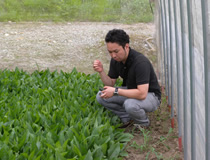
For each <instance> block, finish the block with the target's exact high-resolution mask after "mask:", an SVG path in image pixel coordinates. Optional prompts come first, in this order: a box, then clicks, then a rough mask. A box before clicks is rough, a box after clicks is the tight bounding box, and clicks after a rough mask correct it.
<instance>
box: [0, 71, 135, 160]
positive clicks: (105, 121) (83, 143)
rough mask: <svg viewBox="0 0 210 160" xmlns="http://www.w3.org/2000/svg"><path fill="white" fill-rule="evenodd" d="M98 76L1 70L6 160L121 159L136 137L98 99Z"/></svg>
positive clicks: (0, 145)
mask: <svg viewBox="0 0 210 160" xmlns="http://www.w3.org/2000/svg"><path fill="white" fill-rule="evenodd" d="M99 87H102V82H101V80H100V78H99V76H98V75H97V74H92V75H89V74H88V75H86V74H84V73H80V72H77V70H76V69H73V70H72V72H70V73H66V72H62V71H60V72H57V71H54V72H50V71H49V70H44V71H34V72H33V73H27V72H25V71H23V70H19V69H18V68H16V69H15V70H14V71H10V70H0V157H1V160H40V159H41V160H42V159H49V160H54V159H55V160H66V159H68V160H77V159H78V160H93V159H94V160H97V159H98V160H101V159H109V160H111V159H114V160H115V159H121V157H122V156H126V152H125V151H124V149H125V146H126V144H127V142H128V141H130V140H131V138H132V135H131V134H129V133H124V132H123V130H120V129H117V126H118V125H119V123H120V121H119V119H118V118H117V117H116V116H114V115H113V114H111V113H110V112H109V111H107V110H104V108H103V107H102V106H100V105H99V104H98V103H97V101H96V100H95V95H96V93H97V91H98V88H99Z"/></svg>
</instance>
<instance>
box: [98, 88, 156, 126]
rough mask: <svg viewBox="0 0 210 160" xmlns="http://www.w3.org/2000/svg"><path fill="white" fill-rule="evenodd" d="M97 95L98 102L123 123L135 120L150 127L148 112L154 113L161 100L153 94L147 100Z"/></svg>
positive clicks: (149, 93) (149, 94) (148, 95)
mask: <svg viewBox="0 0 210 160" xmlns="http://www.w3.org/2000/svg"><path fill="white" fill-rule="evenodd" d="M100 92H101V91H99V92H98V94H97V95H96V99H97V101H98V102H99V103H100V104H101V105H103V106H104V107H105V108H107V109H108V110H110V111H112V112H113V113H114V114H116V115H117V116H118V117H119V118H120V119H121V121H122V122H123V123H125V122H128V121H129V120H131V119H132V120H134V122H135V123H138V124H141V125H143V126H148V125H149V124H150V121H149V119H148V117H147V115H146V112H153V111H155V110H156V109H157V108H158V107H159V106H160V100H158V97H156V96H155V94H154V93H153V92H148V94H147V97H146V99H144V100H138V99H132V98H127V97H124V96H113V97H111V98H108V99H104V98H101V97H100V95H99V93H100Z"/></svg>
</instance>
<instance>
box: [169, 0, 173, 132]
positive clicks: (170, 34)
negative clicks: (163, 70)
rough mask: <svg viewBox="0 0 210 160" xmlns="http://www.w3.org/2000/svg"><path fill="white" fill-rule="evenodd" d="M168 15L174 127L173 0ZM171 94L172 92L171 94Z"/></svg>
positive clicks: (171, 105)
mask: <svg viewBox="0 0 210 160" xmlns="http://www.w3.org/2000/svg"><path fill="white" fill-rule="evenodd" d="M168 16H169V37H170V52H169V55H170V60H169V61H170V64H171V66H170V73H171V74H170V75H171V78H170V80H171V104H169V105H170V108H171V109H170V111H171V127H172V128H174V82H173V80H174V71H173V66H174V63H173V44H172V42H173V41H172V25H171V0H168ZM169 95H170V94H169Z"/></svg>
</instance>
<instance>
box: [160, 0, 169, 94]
mask: <svg viewBox="0 0 210 160" xmlns="http://www.w3.org/2000/svg"><path fill="white" fill-rule="evenodd" d="M160 6H161V19H162V34H163V50H164V69H165V70H164V71H165V93H166V95H167V94H168V93H167V87H166V85H167V77H166V76H167V71H166V67H167V65H166V39H165V37H166V35H165V28H166V27H165V28H164V17H163V14H164V13H163V3H162V0H160Z"/></svg>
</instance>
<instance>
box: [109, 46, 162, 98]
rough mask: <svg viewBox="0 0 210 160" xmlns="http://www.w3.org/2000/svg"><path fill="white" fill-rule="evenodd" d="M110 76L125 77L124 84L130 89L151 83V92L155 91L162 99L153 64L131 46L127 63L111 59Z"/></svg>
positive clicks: (115, 77)
mask: <svg viewBox="0 0 210 160" xmlns="http://www.w3.org/2000/svg"><path fill="white" fill-rule="evenodd" d="M108 76H109V77H110V78H112V79H117V78H118V77H119V76H120V77H121V78H123V86H127V88H128V89H135V88H137V85H141V84H149V92H154V93H155V95H156V96H157V97H158V99H161V92H160V86H159V84H158V81H157V77H156V74H155V72H154V69H153V66H152V64H151V63H150V61H149V60H148V58H146V57H145V56H144V55H143V54H141V53H139V52H137V51H135V50H133V49H131V48H130V51H129V55H128V58H127V60H126V63H125V64H123V63H122V62H117V61H115V60H114V59H113V58H112V59H111V62H110V69H109V73H108Z"/></svg>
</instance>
